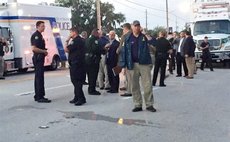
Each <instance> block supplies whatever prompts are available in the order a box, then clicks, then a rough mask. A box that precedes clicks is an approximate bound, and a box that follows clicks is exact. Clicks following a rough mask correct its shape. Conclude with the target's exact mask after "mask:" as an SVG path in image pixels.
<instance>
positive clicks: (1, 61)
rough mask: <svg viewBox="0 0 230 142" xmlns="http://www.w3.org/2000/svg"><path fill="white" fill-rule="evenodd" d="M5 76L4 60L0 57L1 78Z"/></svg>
mask: <svg viewBox="0 0 230 142" xmlns="http://www.w3.org/2000/svg"><path fill="white" fill-rule="evenodd" d="M3 74H4V58H3V56H0V77H3Z"/></svg>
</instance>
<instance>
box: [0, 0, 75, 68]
mask: <svg viewBox="0 0 230 142" xmlns="http://www.w3.org/2000/svg"><path fill="white" fill-rule="evenodd" d="M39 20H41V21H44V22H45V26H46V28H45V31H44V32H43V33H42V35H43V37H44V40H45V43H46V48H47V51H48V55H47V56H46V58H45V64H44V65H45V66H48V67H49V68H50V69H52V70H55V69H57V68H58V66H59V63H60V61H66V60H67V57H66V54H65V52H64V47H63V46H64V43H65V40H66V39H67V37H68V35H69V29H70V28H71V9H70V8H64V7H59V6H50V5H44V4H43V5H31V4H23V3H18V2H16V1H13V2H9V3H0V37H1V38H4V39H6V40H7V42H8V46H5V47H4V51H5V55H4V59H5V72H8V71H19V72H26V71H27V70H28V68H32V67H33V62H32V56H33V52H32V48H31V42H30V38H31V35H32V34H33V33H34V32H35V31H36V26H35V25H36V22H37V21H39Z"/></svg>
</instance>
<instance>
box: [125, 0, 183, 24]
mask: <svg viewBox="0 0 230 142" xmlns="http://www.w3.org/2000/svg"><path fill="white" fill-rule="evenodd" d="M125 1H127V2H129V3H132V4H135V5H138V6H141V7H144V8H148V9H150V10H155V11H160V12H166V10H162V9H157V8H152V7H149V6H146V5H143V4H139V3H136V2H133V1H130V0H125ZM169 14H172V15H174V16H177V15H176V14H173V13H172V12H169ZM158 17H159V16H158ZM177 18H179V19H180V20H183V21H185V22H186V21H187V20H186V19H184V18H182V17H179V16H177Z"/></svg>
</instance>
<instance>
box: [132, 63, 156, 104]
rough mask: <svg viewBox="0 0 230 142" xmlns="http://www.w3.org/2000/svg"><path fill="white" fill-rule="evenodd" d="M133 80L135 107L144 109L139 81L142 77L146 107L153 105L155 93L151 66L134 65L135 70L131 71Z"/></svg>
mask: <svg viewBox="0 0 230 142" xmlns="http://www.w3.org/2000/svg"><path fill="white" fill-rule="evenodd" d="M129 73H130V75H131V79H132V95H133V102H134V105H135V107H142V103H143V100H142V95H141V89H140V83H139V79H140V77H141V82H142V87H143V90H144V100H145V104H146V107H149V106H152V105H153V101H154V100H153V92H152V83H151V65H140V64H139V63H134V68H133V70H129Z"/></svg>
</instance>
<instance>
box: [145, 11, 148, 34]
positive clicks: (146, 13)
mask: <svg viewBox="0 0 230 142" xmlns="http://www.w3.org/2000/svg"><path fill="white" fill-rule="evenodd" d="M145 16H146V17H145V18H146V23H145V24H146V25H145V28H146V31H147V30H148V12H147V9H146V11H145Z"/></svg>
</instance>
